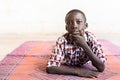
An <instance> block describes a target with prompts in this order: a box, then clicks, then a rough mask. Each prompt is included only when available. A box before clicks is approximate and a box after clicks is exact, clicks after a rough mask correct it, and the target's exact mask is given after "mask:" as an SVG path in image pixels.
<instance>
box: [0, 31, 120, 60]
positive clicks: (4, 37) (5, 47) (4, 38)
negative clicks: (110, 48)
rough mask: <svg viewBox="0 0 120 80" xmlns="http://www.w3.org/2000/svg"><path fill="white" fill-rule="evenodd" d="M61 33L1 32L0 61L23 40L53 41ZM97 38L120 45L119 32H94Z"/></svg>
mask: <svg viewBox="0 0 120 80" xmlns="http://www.w3.org/2000/svg"><path fill="white" fill-rule="evenodd" d="M62 34H63V33H53V34H52V33H44V34H43V33H19V34H18V33H3V34H2V33H1V34H0V61H1V60H2V59H4V57H5V56H6V55H7V54H9V53H10V52H12V51H13V50H14V49H15V48H17V47H19V46H20V45H21V44H22V43H24V42H25V41H40V40H47V41H48V40H49V41H55V40H56V39H57V38H58V37H59V36H60V35H62ZM94 34H95V35H96V37H97V38H98V39H106V40H109V41H111V42H112V43H114V44H116V45H118V46H120V33H99V32H95V33H94Z"/></svg>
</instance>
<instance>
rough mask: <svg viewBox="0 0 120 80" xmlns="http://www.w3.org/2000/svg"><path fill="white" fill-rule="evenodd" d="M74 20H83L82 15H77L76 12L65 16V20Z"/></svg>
mask: <svg viewBox="0 0 120 80" xmlns="http://www.w3.org/2000/svg"><path fill="white" fill-rule="evenodd" d="M74 18H77V19H84V16H83V14H82V13H78V12H72V13H69V14H68V15H67V20H70V19H74Z"/></svg>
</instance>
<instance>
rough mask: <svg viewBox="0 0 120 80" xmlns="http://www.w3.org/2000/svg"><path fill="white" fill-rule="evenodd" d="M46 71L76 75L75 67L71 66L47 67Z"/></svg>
mask: <svg viewBox="0 0 120 80" xmlns="http://www.w3.org/2000/svg"><path fill="white" fill-rule="evenodd" d="M46 71H47V72H48V73H51V74H64V75H76V72H75V69H74V68H69V67H67V68H66V67H64V66H61V67H56V66H52V67H47V68H46Z"/></svg>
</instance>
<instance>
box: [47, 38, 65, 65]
mask: <svg viewBox="0 0 120 80" xmlns="http://www.w3.org/2000/svg"><path fill="white" fill-rule="evenodd" d="M64 46H65V41H64V39H63V38H61V37H60V38H58V40H57V41H56V46H55V47H54V49H53V51H52V54H51V56H50V59H49V60H48V63H47V67H51V66H58V67H59V66H60V65H61V62H62V61H63V59H64Z"/></svg>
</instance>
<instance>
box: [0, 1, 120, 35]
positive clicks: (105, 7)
mask: <svg viewBox="0 0 120 80" xmlns="http://www.w3.org/2000/svg"><path fill="white" fill-rule="evenodd" d="M119 3H120V1H119V0H0V33H6V32H16V33H22V32H41V33H46V32H64V31H65V29H64V25H65V23H64V17H65V14H66V13H67V12H68V11H69V10H71V9H75V8H76V9H80V10H82V11H84V12H85V14H86V16H87V19H88V23H89V29H91V30H100V31H105V30H106V31H107V32H120V31H119V30H120V6H119Z"/></svg>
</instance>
